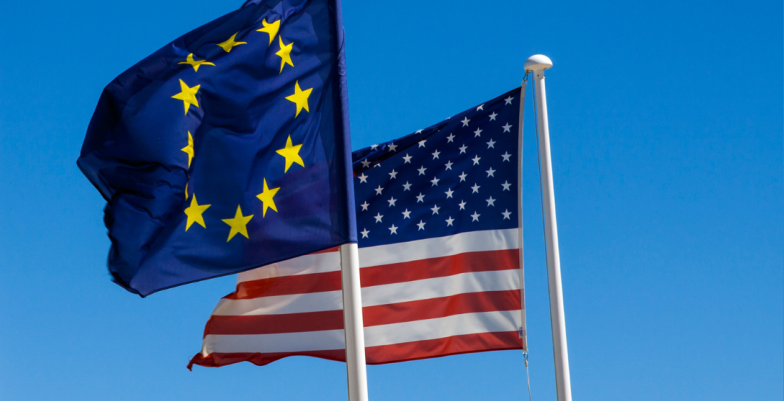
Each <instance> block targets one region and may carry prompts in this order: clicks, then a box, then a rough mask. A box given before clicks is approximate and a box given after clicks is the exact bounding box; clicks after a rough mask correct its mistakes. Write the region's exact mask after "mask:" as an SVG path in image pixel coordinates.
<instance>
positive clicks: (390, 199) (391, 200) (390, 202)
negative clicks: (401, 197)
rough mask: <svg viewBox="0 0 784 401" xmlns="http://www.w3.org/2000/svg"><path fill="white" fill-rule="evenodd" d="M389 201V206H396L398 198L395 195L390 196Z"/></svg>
mask: <svg viewBox="0 0 784 401" xmlns="http://www.w3.org/2000/svg"><path fill="white" fill-rule="evenodd" d="M387 202H389V207H392V206H395V202H397V199H395V197H394V196H393V197H391V198H389V200H387Z"/></svg>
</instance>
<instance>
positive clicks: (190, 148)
mask: <svg viewBox="0 0 784 401" xmlns="http://www.w3.org/2000/svg"><path fill="white" fill-rule="evenodd" d="M180 150H181V151H183V152H185V153H187V154H188V168H191V160H193V156H194V154H193V137H192V136H191V132H190V131H188V146H186V147H184V148H182V149H180ZM284 172H285V171H284Z"/></svg>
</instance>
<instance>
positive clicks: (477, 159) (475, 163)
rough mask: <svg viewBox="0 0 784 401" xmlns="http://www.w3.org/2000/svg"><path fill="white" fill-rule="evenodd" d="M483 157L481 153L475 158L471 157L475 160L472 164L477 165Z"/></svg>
mask: <svg viewBox="0 0 784 401" xmlns="http://www.w3.org/2000/svg"><path fill="white" fill-rule="evenodd" d="M481 159H482V158H481V157H479V155H475V156H474V158H473V159H471V160H473V161H474V164H472V166H476V165H477V164H479V160H481Z"/></svg>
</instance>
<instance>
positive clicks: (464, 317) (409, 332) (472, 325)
mask: <svg viewBox="0 0 784 401" xmlns="http://www.w3.org/2000/svg"><path fill="white" fill-rule="evenodd" d="M519 326H520V311H517V310H512V311H498V312H481V313H465V314H461V315H453V316H447V317H442V318H436V319H426V320H417V321H413V322H405V323H394V324H386V325H382V326H373V327H365V346H367V347H375V346H381V345H392V344H400V343H407V342H412V341H424V340H434V339H438V338H445V337H452V336H459V335H466V334H478V333H488V332H496V331H516V330H517V328H518V327H519ZM344 344H345V343H344V335H343V330H324V331H312V332H304V333H280V334H243V335H225V334H220V335H218V334H210V335H208V336H207V337H205V338H204V346H203V349H202V352H203V353H204V354H205V355H208V354H211V353H213V352H222V353H230V352H302V351H319V350H335V349H344V348H345V345H344Z"/></svg>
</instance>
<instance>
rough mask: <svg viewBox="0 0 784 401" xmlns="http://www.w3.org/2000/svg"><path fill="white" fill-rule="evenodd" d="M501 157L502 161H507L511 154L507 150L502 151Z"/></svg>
mask: <svg viewBox="0 0 784 401" xmlns="http://www.w3.org/2000/svg"><path fill="white" fill-rule="evenodd" d="M501 157H503V158H504V160H503V161H505V162H508V161H510V160H509V158H510V157H512V155H511V154H509V152H504V154H502V155H501Z"/></svg>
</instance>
